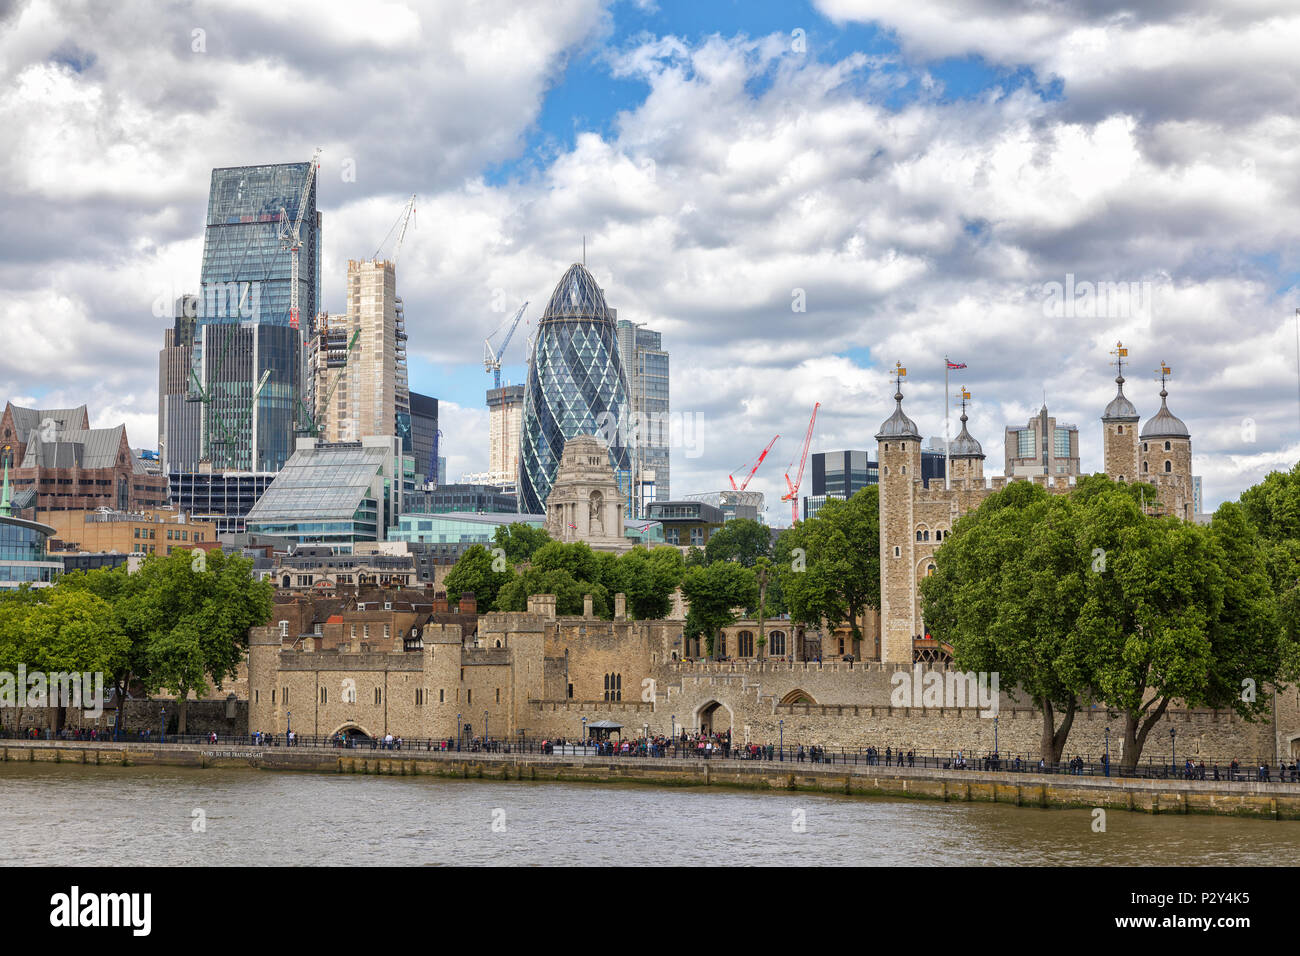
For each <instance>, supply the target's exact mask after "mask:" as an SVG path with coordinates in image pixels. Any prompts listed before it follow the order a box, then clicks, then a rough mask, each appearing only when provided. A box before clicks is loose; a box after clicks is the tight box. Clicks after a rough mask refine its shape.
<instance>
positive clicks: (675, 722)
mask: <svg viewBox="0 0 1300 956" xmlns="http://www.w3.org/2000/svg"><path fill="white" fill-rule="evenodd" d="M672 722H673V732H672V733H671V734H669V735H668V736H669V737H672V738H673V739H674V740H676V739H677V715H676V714H673V715H672Z"/></svg>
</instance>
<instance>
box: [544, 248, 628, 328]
mask: <svg viewBox="0 0 1300 956" xmlns="http://www.w3.org/2000/svg"><path fill="white" fill-rule="evenodd" d="M613 318H614V317H613V315H612V314H611V313H610V311H609V306H607V305H606V304H605V293H604V292H602V291H601V288H600V286H598V285H597V284H596V279H595V277H594V276H592V274H591V273H590V272H588V271H587V267H586V266H584V265H583V264H582V263H581V262H575V263H574V264H573V265H571V266H569V268H568V270H567V271H566V272H565V273H564V275H563V276H561V277H560V281H559V282H558V283H557V284H556V286H555V291H554V292H552V293H551V299H550V301H549V302H547V303H546V309H545V311H543V312H542V318H541V321H543V322H545V321H546V320H547V319H606V320H609V321H611V322H612V321H613Z"/></svg>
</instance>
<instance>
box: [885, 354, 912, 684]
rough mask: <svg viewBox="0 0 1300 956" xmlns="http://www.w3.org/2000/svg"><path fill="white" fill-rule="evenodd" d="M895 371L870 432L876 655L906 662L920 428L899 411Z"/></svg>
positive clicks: (901, 372)
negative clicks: (875, 476)
mask: <svg viewBox="0 0 1300 956" xmlns="http://www.w3.org/2000/svg"><path fill="white" fill-rule="evenodd" d="M906 374H907V369H905V368H903V366H902V365H901V364H898V365H897V367H896V369H895V373H894V376H895V378H894V381H895V391H894V402H895V408H894V414H892V415H890V416H889V418H887V419H885V421H884V422H883V423H882V424H881V426H880V431H879V432H877V433H876V443H877V446H876V460H877V461H878V462H879V466H880V474H879V481H880V628H881V635H880V659H881V661H883V662H885V663H890V662H898V663H906V664H909V665H910V664H911V662H912V638H913V636H914V635H915V634H916V633H917V631H918V622H917V614H916V597H915V593H916V592H915V587H914V585H915V579H914V575H913V565H914V564H915V553H914V552H915V548H914V544H913V541H912V537H913V536H912V525H913V517H914V516H913V512H914V505H915V499H916V496H915V482H917V481H919V480H920V479H921V433H920V432H919V431H918V430H917V428H916V423H915V422H913V421H912V420H911V419H910V418H908V417H907V415H905V414H904V413H903V377H904V376H905V375H906Z"/></svg>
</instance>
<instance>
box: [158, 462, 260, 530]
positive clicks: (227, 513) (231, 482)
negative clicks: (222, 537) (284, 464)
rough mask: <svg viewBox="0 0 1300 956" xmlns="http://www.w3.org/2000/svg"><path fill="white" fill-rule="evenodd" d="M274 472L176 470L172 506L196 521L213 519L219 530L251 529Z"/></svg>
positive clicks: (171, 484) (170, 484) (172, 479)
mask: <svg viewBox="0 0 1300 956" xmlns="http://www.w3.org/2000/svg"><path fill="white" fill-rule="evenodd" d="M274 480H275V474H274V473H273V472H265V471H263V472H247V471H240V472H222V471H212V472H203V471H173V472H171V473H170V474H169V475H168V476H167V485H168V497H169V499H170V501H171V504H172V507H174V508H175V509H176V510H177V511H181V512H184V513H185V514H187V515H189V516H190V517H191V518H193V519H194V520H196V521H210V522H212V523H213V524H214V525H216V529H217V534H238V533H240V532H243V531H246V530H248V529H247V527H246V523H245V522H246V520H247V518H248V513H249V512H250V511H252V510H253V505H254V504H256V503H257V499H258V498H260V497H262V493H263V492H265V491H266V489H267V488H269V487H271V482H272V481H274Z"/></svg>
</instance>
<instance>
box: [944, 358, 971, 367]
mask: <svg viewBox="0 0 1300 956" xmlns="http://www.w3.org/2000/svg"><path fill="white" fill-rule="evenodd" d="M944 361H947V359H945V360H944ZM948 367H949V368H965V367H966V363H965V362H948Z"/></svg>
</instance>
